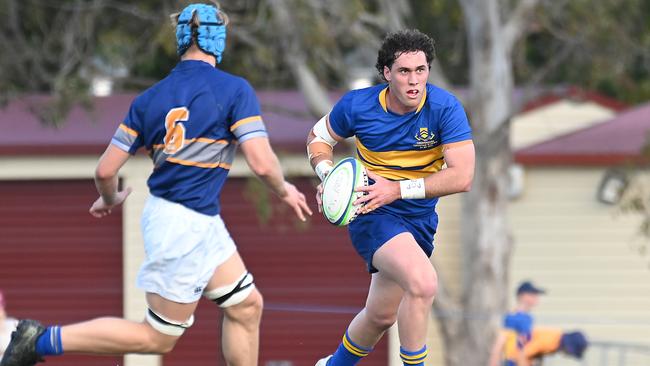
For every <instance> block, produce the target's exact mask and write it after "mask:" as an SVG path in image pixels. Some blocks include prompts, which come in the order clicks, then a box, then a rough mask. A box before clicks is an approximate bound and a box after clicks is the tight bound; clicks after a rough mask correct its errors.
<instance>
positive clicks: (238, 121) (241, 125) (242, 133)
mask: <svg viewBox="0 0 650 366" xmlns="http://www.w3.org/2000/svg"><path fill="white" fill-rule="evenodd" d="M230 132H232V134H233V135H235V138H236V139H237V140H238V141H239V143H242V142H244V141H246V140H249V139H252V138H254V137H268V134H267V133H266V127H265V126H264V121H262V114H261V112H260V104H259V102H258V100H257V96H255V91H254V90H253V87H251V86H250V84H248V82H246V81H244V83H243V86H242V87H241V89H240V92H239V94H238V96H237V98H236V100H235V101H234V107H233V114H232V124H231V125H230Z"/></svg>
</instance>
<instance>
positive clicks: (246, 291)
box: [204, 272, 255, 308]
mask: <svg viewBox="0 0 650 366" xmlns="http://www.w3.org/2000/svg"><path fill="white" fill-rule="evenodd" d="M254 288H255V284H254V283H253V275H252V274H250V273H249V272H246V273H244V274H243V275H242V276H241V277H239V278H238V279H237V280H236V281H235V282H233V283H231V284H230V285H227V286H223V287H218V288H215V289H213V290H210V291H207V292H206V293H205V294H204V296H205V297H207V298H208V299H210V300H212V301H214V302H215V303H216V304H217V305H219V306H220V307H222V308H227V307H229V306H233V305H237V304H239V303H241V302H242V301H244V300H246V298H247V297H248V295H250V293H251V292H252V291H253V289H254Z"/></svg>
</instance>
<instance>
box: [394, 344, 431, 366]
mask: <svg viewBox="0 0 650 366" xmlns="http://www.w3.org/2000/svg"><path fill="white" fill-rule="evenodd" d="M427 354H428V352H427V346H426V345H425V346H424V347H422V348H421V349H420V350H419V351H415V352H411V351H407V350H405V349H404V347H400V348H399V356H400V357H401V358H402V362H403V363H404V366H424V359H425V358H427Z"/></svg>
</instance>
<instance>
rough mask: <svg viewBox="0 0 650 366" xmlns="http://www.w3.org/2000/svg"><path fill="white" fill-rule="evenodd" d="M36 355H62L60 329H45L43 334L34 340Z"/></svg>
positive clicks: (56, 326) (56, 327) (53, 327)
mask: <svg viewBox="0 0 650 366" xmlns="http://www.w3.org/2000/svg"><path fill="white" fill-rule="evenodd" d="M36 353H38V354H39V355H41V356H58V355H61V354H63V345H62V344H61V327H59V326H58V325H55V326H51V327H47V330H46V331H45V333H43V334H41V336H40V337H38V339H37V340H36Z"/></svg>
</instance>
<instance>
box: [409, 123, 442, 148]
mask: <svg viewBox="0 0 650 366" xmlns="http://www.w3.org/2000/svg"><path fill="white" fill-rule="evenodd" d="M435 137H436V135H435V134H434V133H431V132H430V131H429V128H428V127H420V131H419V132H418V134H417V135H415V139H416V140H417V142H416V143H415V144H413V146H415V147H417V148H420V149H428V148H431V147H433V146H434V145H435V144H437V143H438V142H437V141H436V139H435Z"/></svg>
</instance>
